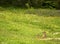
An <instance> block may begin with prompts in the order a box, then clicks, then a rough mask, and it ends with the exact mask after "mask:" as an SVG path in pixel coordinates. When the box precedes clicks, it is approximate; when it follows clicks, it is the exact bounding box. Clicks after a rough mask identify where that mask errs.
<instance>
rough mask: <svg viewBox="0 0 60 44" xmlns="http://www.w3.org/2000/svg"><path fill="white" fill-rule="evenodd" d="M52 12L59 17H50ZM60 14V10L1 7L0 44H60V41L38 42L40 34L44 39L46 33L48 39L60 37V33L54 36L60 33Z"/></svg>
mask: <svg viewBox="0 0 60 44" xmlns="http://www.w3.org/2000/svg"><path fill="white" fill-rule="evenodd" d="M46 10H47V11H46ZM37 11H38V12H37ZM48 12H50V13H48ZM51 12H53V14H55V15H57V16H50V15H51V14H52V13H51ZM40 13H41V14H42V15H39V14H40ZM53 14H52V15H53ZM59 14H60V12H59V10H50V9H17V8H1V7H0V44H60V40H48V41H47V40H38V39H39V38H38V37H37V35H38V34H39V35H40V37H41V38H42V35H43V32H44V31H45V32H46V34H47V38H49V37H51V38H59V37H60V33H59V34H57V35H53V34H52V33H55V32H60V17H59V16H58V15H59Z"/></svg>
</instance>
